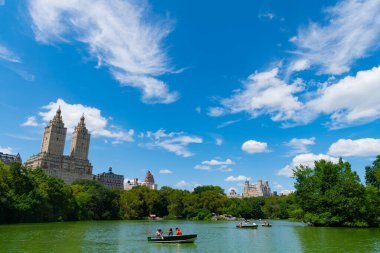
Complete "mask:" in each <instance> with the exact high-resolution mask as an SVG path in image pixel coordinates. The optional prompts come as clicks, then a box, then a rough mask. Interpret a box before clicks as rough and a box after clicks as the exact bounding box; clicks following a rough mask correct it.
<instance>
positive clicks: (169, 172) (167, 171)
mask: <svg viewBox="0 0 380 253" xmlns="http://www.w3.org/2000/svg"><path fill="white" fill-rule="evenodd" d="M172 173H173V172H172V171H171V170H168V169H164V170H160V174H172Z"/></svg>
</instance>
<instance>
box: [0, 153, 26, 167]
mask: <svg viewBox="0 0 380 253" xmlns="http://www.w3.org/2000/svg"><path fill="white" fill-rule="evenodd" d="M0 161H2V162H3V163H4V164H6V165H11V164H12V163H22V161H21V156H20V154H17V155H9V154H4V153H2V152H0Z"/></svg>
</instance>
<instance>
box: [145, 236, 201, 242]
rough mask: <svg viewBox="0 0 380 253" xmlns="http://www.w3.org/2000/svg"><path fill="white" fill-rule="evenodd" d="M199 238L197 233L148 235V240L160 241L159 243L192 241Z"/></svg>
mask: <svg viewBox="0 0 380 253" xmlns="http://www.w3.org/2000/svg"><path fill="white" fill-rule="evenodd" d="M196 239H197V235H196V234H190V235H171V236H162V237H156V236H152V237H148V242H159V243H192V242H194V241H195V240H196Z"/></svg>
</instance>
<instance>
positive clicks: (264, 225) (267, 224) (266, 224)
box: [261, 222, 272, 227]
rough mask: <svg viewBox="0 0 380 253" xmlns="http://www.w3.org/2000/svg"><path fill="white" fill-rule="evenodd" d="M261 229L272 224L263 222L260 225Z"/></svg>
mask: <svg viewBox="0 0 380 253" xmlns="http://www.w3.org/2000/svg"><path fill="white" fill-rule="evenodd" d="M261 226H262V227H271V226H272V224H270V223H269V222H264V223H263V224H261Z"/></svg>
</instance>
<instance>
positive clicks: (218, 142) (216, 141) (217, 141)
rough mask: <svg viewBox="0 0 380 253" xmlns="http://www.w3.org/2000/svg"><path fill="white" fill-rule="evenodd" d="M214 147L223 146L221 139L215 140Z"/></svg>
mask: <svg viewBox="0 0 380 253" xmlns="http://www.w3.org/2000/svg"><path fill="white" fill-rule="evenodd" d="M215 145H217V146H222V145H223V139H222V138H215Z"/></svg>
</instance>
